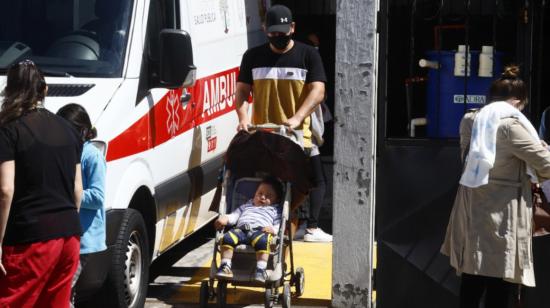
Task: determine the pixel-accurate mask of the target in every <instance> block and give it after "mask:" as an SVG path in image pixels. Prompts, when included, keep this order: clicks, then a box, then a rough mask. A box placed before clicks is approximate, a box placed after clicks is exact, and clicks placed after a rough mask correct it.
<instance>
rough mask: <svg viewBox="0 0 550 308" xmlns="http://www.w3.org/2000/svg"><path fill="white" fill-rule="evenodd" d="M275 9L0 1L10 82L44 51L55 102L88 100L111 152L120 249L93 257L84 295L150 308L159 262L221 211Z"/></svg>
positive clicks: (1, 76)
mask: <svg viewBox="0 0 550 308" xmlns="http://www.w3.org/2000/svg"><path fill="white" fill-rule="evenodd" d="M268 6H269V1H268V0H17V1H13V0H0V89H3V88H4V85H5V74H6V70H7V68H9V66H10V65H11V64H13V63H16V62H18V61H21V60H22V59H31V60H33V61H34V62H35V63H36V64H37V65H38V66H39V67H40V68H41V69H42V71H43V72H44V74H45V76H46V81H47V83H48V86H49V93H48V96H47V98H46V100H45V106H46V108H48V109H50V110H51V111H53V112H55V111H57V110H58V109H59V108H60V107H61V106H63V105H65V104H67V103H73V102H74V103H78V104H81V105H83V106H84V107H85V108H86V110H87V111H88V113H89V114H90V117H91V119H92V122H93V124H94V125H95V127H96V128H97V130H98V133H99V134H98V138H97V140H96V145H98V146H99V147H100V148H102V149H103V150H104V152H105V156H106V159H107V180H106V181H107V188H106V195H105V198H106V202H105V207H106V209H107V225H108V227H107V232H108V235H107V237H108V239H107V242H108V243H107V244H108V247H109V249H108V251H106V252H103V253H98V254H95V255H94V256H93V258H91V260H90V263H89V265H88V266H87V267H86V269H87V270H86V271H85V273H84V274H83V276H82V278H83V279H81V282H80V285H79V290H80V291H81V292H80V295H82V296H84V297H90V296H91V295H93V294H96V296H93V298H95V299H98V298H100V299H102V300H103V304H104V305H105V306H109V307H141V306H143V303H144V301H145V296H146V290H147V284H148V267H149V264H150V262H151V261H152V260H154V259H155V258H156V257H158V256H159V255H161V254H162V253H164V252H166V251H167V250H168V249H170V248H171V247H173V246H174V245H175V244H177V243H178V242H180V241H181V240H183V239H185V238H186V237H187V236H189V235H190V234H192V233H193V232H195V231H196V230H198V229H200V228H201V227H203V226H204V225H205V224H207V223H209V222H210V221H211V220H212V219H213V218H214V217H215V215H216V213H214V212H209V210H208V209H209V207H210V205H211V202H212V199H213V195H214V191H215V187H216V183H217V178H218V173H219V169H220V167H221V166H222V158H223V155H224V152H225V150H226V148H227V146H228V144H229V142H230V140H231V138H232V137H233V135H234V134H235V132H236V131H235V129H236V125H237V117H236V113H235V112H234V109H235V102H234V99H235V96H234V92H235V87H236V78H237V74H238V69H239V64H240V60H241V57H242V55H243V53H244V51H245V50H246V49H248V48H249V47H252V46H255V45H258V44H260V43H262V42H263V41H264V40H265V36H264V35H263V33H262V32H261V19H262V18H261V17H263V15H264V14H265V10H266V7H268ZM60 223H62V222H60ZM98 290H99V291H100V292H102V293H100V294H101V296H99V295H97V294H98V293H97V291H98Z"/></svg>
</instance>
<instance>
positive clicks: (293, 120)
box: [283, 116, 302, 129]
mask: <svg viewBox="0 0 550 308" xmlns="http://www.w3.org/2000/svg"><path fill="white" fill-rule="evenodd" d="M283 124H284V125H286V126H288V127H290V128H292V129H295V128H296V127H298V126H300V124H302V120H300V119H298V118H297V117H296V116H293V117H291V118H290V119H288V120H286V121H285V122H284V123H283Z"/></svg>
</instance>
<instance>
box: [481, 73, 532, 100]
mask: <svg viewBox="0 0 550 308" xmlns="http://www.w3.org/2000/svg"><path fill="white" fill-rule="evenodd" d="M519 75H520V71H519V67H518V66H517V65H509V66H506V67H505V68H504V72H503V73H502V75H501V76H500V78H499V79H497V80H495V81H493V83H492V84H491V88H490V89H489V102H496V101H506V100H508V99H511V98H515V99H518V100H520V104H521V105H526V104H527V86H526V85H525V82H523V80H521V78H519Z"/></svg>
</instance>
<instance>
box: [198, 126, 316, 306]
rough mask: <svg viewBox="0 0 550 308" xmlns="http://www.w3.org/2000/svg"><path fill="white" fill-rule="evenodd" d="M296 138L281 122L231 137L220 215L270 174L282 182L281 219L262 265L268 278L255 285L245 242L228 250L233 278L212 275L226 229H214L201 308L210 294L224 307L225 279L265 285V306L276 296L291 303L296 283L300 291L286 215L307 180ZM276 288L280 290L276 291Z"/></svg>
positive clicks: (301, 273)
mask: <svg viewBox="0 0 550 308" xmlns="http://www.w3.org/2000/svg"><path fill="white" fill-rule="evenodd" d="M297 138H299V137H298V136H297V135H296V134H294V132H292V131H290V130H289V129H288V128H287V127H286V126H279V125H272V124H266V125H257V126H251V127H249V132H245V131H241V132H239V133H238V134H237V135H236V136H235V137H234V138H233V140H232V141H231V144H230V146H229V149H228V150H227V154H226V157H225V167H224V171H223V175H222V176H221V177H222V178H223V182H222V183H221V198H220V202H219V206H218V212H219V214H220V215H224V214H226V213H231V212H232V211H233V210H234V209H236V208H237V207H238V206H239V205H241V204H243V203H244V202H246V201H247V200H250V199H251V198H252V197H253V196H254V193H255V191H256V188H257V186H258V185H259V183H260V181H261V178H262V177H263V176H265V175H272V176H275V177H277V178H278V179H280V180H281V182H282V183H283V184H284V185H283V187H284V192H283V196H284V198H281V202H280V205H279V206H282V207H283V210H282V217H281V224H280V227H279V230H275V232H276V234H275V235H274V237H273V240H272V242H271V252H270V256H269V261H268V267H267V276H268V278H267V279H266V282H265V284H260V283H259V282H256V281H255V280H254V279H253V276H254V272H255V267H256V254H255V251H254V249H253V248H252V247H251V246H249V245H239V246H237V247H236V248H235V250H234V252H233V261H232V264H233V265H232V271H233V278H232V279H231V280H221V279H218V278H216V272H217V269H218V266H219V264H218V261H217V255H218V253H219V249H220V244H219V243H220V239H222V238H223V235H224V234H225V232H226V231H227V229H228V228H226V230H223V231H218V232H217V233H216V241H215V244H214V252H213V253H214V255H213V258H212V263H211V266H210V274H209V279H208V280H205V281H203V282H202V283H201V288H200V307H207V305H208V300H209V299H213V298H216V301H217V304H218V307H225V304H226V296H227V285H228V284H229V283H230V284H232V285H233V286H256V287H265V297H264V304H265V307H273V305H274V304H276V303H278V302H279V297H280V295H281V296H282V297H281V302H282V306H283V307H285V308H286V307H290V305H291V287H294V288H295V295H296V296H301V295H302V294H303V293H304V282H305V276H304V270H303V268H301V267H297V268H295V265H294V255H293V250H292V240H291V239H292V234H291V229H290V222H289V215H290V206H291V198H292V196H293V195H296V194H300V193H302V194H307V192H308V191H309V188H310V187H311V184H310V181H309V169H308V167H307V166H308V164H307V161H306V160H307V157H306V155H305V154H304V152H303V149H302V148H301V147H300V145H299V144H298V143H297V141H296V139H297ZM293 140H295V141H293ZM291 183H292V184H291ZM293 190H294V191H293ZM287 229H288V230H287ZM286 231H288V232H286ZM285 247H288V248H287V249H288V256H289V259H290V260H288V262H287V260H286V259H285V258H286V256H285ZM215 282H216V286H215V285H214V283H215ZM281 287H282V289H283V290H282V293H280V291H279V289H280V288H281Z"/></svg>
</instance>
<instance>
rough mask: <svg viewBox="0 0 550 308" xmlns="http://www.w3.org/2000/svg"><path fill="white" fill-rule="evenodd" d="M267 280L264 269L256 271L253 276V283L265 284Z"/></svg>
mask: <svg viewBox="0 0 550 308" xmlns="http://www.w3.org/2000/svg"><path fill="white" fill-rule="evenodd" d="M266 279H267V272H266V271H265V269H259V268H257V269H256V273H255V274H254V281H256V282H259V283H265V280H266Z"/></svg>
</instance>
